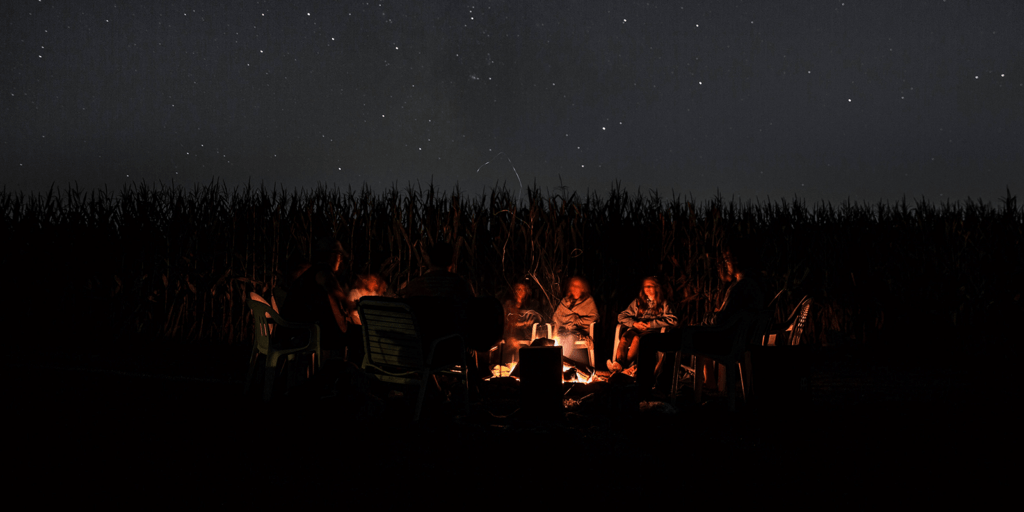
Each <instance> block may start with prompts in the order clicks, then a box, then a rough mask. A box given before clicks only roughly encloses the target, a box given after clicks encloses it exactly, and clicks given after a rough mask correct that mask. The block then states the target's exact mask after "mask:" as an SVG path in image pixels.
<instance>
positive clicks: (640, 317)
mask: <svg viewBox="0 0 1024 512" xmlns="http://www.w3.org/2000/svg"><path fill="white" fill-rule="evenodd" d="M619 323H620V324H622V326H623V327H626V330H625V331H624V332H622V333H620V335H619V340H618V341H619V343H618V347H617V350H616V352H615V354H613V357H614V358H615V359H614V360H611V359H609V360H608V363H607V364H608V369H609V370H611V371H613V372H616V371H621V370H622V369H623V368H629V367H631V366H632V365H633V363H634V362H635V361H636V357H637V351H638V350H639V347H640V337H641V336H644V335H646V334H650V333H654V332H660V331H661V329H662V328H666V329H671V328H673V327H675V326H676V324H677V323H679V320H678V319H677V318H676V315H675V313H674V312H673V311H672V306H670V305H669V303H668V301H666V300H665V297H664V293H663V291H662V288H661V283H659V282H658V278H656V277H653V276H651V277H648V278H646V279H644V282H643V285H642V286H641V288H640V294H639V296H638V297H637V298H636V299H635V300H633V302H631V303H630V304H629V307H627V308H626V310H625V311H623V312H622V313H619Z"/></svg>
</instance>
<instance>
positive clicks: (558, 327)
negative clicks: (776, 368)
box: [505, 241, 767, 389]
mask: <svg viewBox="0 0 1024 512" xmlns="http://www.w3.org/2000/svg"><path fill="white" fill-rule="evenodd" d="M721 270H722V275H721V277H722V279H723V281H725V282H728V283H729V287H728V288H727V289H726V291H725V295H724V298H723V300H722V302H721V304H719V305H718V306H717V307H716V308H715V314H714V317H713V319H712V321H711V322H710V323H709V324H708V325H705V326H679V325H678V324H679V319H678V317H677V316H676V314H675V312H674V310H673V308H672V303H671V301H669V300H667V299H666V297H665V289H664V287H663V286H662V284H661V282H660V281H659V280H658V278H657V277H654V276H651V277H647V278H645V279H644V280H643V282H642V284H641V287H640V292H639V293H638V295H637V297H636V298H635V299H634V300H632V301H631V302H630V303H629V306H628V307H626V309H625V310H623V311H622V312H621V313H619V316H618V318H617V320H618V323H619V325H620V326H621V327H620V328H619V331H618V337H617V339H616V340H615V341H616V343H615V346H614V348H613V353H612V358H611V359H609V360H608V361H607V362H606V363H605V365H606V366H607V368H608V370H610V371H611V372H613V373H617V372H625V373H627V374H630V375H634V376H635V377H636V379H637V383H638V384H639V385H640V386H641V388H642V389H650V388H651V387H653V385H654V380H655V372H656V368H655V367H656V364H657V361H658V353H659V352H675V351H679V350H682V351H683V352H690V353H693V352H699V353H719V354H728V353H730V352H731V351H732V350H733V348H734V347H733V344H734V341H735V340H736V339H737V337H736V336H735V331H734V330H731V329H732V327H734V326H735V327H737V328H740V327H741V326H740V325H739V320H740V319H741V318H742V317H744V316H745V315H746V317H747V318H753V317H754V315H756V313H757V312H759V311H761V310H762V309H763V308H764V307H765V306H766V304H767V303H766V299H767V293H766V290H767V288H766V284H765V281H764V277H763V275H762V274H761V272H759V265H758V264H757V257H756V251H754V250H753V247H752V246H751V245H750V244H749V243H747V242H745V241H734V242H732V243H731V244H730V245H729V247H728V250H727V251H726V252H725V257H724V259H723V265H722V269H721ZM529 295H530V293H529V288H528V287H527V286H526V284H524V283H519V284H517V285H516V286H515V294H514V297H513V298H512V299H510V300H508V301H506V302H505V313H506V319H505V321H506V328H505V336H506V340H508V339H514V340H518V341H513V345H514V346H516V347H518V346H519V345H520V344H521V343H522V340H528V339H529V337H527V336H528V335H529V334H530V333H529V332H528V331H527V329H528V326H529V325H531V324H532V323H534V322H539V321H540V315H538V314H537V313H536V312H535V311H533V310H529V309H527V310H526V312H525V313H524V312H523V308H524V304H525V303H526V301H527V299H528V298H529ZM599 319H600V315H599V313H598V309H597V306H596V304H595V303H594V299H593V297H592V296H591V295H590V287H589V285H588V284H587V281H586V280H584V279H583V278H581V277H574V278H572V279H571V280H570V281H569V286H568V289H567V292H566V295H565V297H564V298H563V299H562V300H561V301H560V302H559V304H558V306H557V307H556V308H555V311H554V314H553V315H552V323H553V324H554V325H555V331H556V334H557V336H558V338H559V339H560V340H561V341H562V344H563V345H565V344H567V343H574V342H578V341H585V342H586V344H587V345H588V346H589V347H591V348H592V347H593V340H592V339H591V335H590V331H589V327H590V325H591V324H593V323H595V322H597V321H598V320H599ZM708 378H709V379H711V378H713V376H710V375H709V376H708Z"/></svg>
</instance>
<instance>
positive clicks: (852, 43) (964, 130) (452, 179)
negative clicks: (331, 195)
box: [0, 0, 1024, 202]
mask: <svg viewBox="0 0 1024 512" xmlns="http://www.w3.org/2000/svg"><path fill="white" fill-rule="evenodd" d="M0 26H2V29H0V59H2V67H0V70H2V74H0V93H2V99H0V112H2V114H0V140H2V146H0V172H2V179H0V186H3V187H6V188H7V190H8V191H11V190H44V189H46V188H47V187H49V185H50V184H51V183H53V182H56V183H57V184H58V185H59V186H66V185H67V184H68V183H69V182H72V181H77V182H78V184H79V185H80V186H81V187H83V188H93V187H102V186H104V185H107V186H108V187H110V188H111V189H115V190H116V189H119V188H120V187H121V186H122V185H123V184H124V183H126V182H129V181H141V180H144V181H146V182H147V183H154V184H155V183H157V182H162V183H165V184H167V183H170V182H171V181H172V180H173V182H174V183H178V184H184V185H188V186H191V185H192V184H194V183H204V184H205V183H209V182H210V180H211V179H214V178H218V179H222V180H224V182H225V183H227V184H228V185H231V186H234V185H238V184H244V183H246V182H248V181H249V180H251V181H252V183H253V184H259V183H260V182H263V183H265V184H267V185H268V186H270V185H272V184H277V185H280V186H284V187H288V188H295V187H306V188H308V187H310V186H315V185H316V184H317V183H326V184H328V185H332V186H333V185H338V186H340V187H342V188H347V187H348V186H349V185H352V186H353V187H356V188H359V187H361V186H362V184H363V183H364V182H365V183H368V184H370V185H371V186H372V187H374V188H375V189H381V188H384V187H387V186H390V185H392V184H395V183H397V184H398V185H399V186H400V187H402V188H404V187H405V186H406V184H407V183H409V182H412V183H417V182H418V183H419V184H421V185H424V186H425V185H426V184H427V183H429V182H430V181H431V180H433V183H434V184H435V185H437V186H439V187H441V188H442V189H446V190H451V188H452V187H453V186H454V185H455V184H456V183H458V184H459V185H460V186H461V187H462V189H463V190H464V191H467V192H472V193H479V192H480V191H483V190H484V188H485V187H489V186H492V185H494V184H495V183H506V184H507V185H508V186H509V187H512V188H514V189H518V188H519V180H520V179H521V180H522V182H523V183H524V184H526V185H530V184H533V183H536V184H538V185H540V186H541V187H544V188H550V187H556V186H558V185H559V183H560V181H561V183H563V184H564V185H567V186H569V187H571V188H572V189H575V190H578V191H581V192H585V191H587V190H590V191H598V192H605V191H607V190H609V189H610V188H611V187H612V186H613V185H614V184H615V183H616V182H619V183H621V185H622V186H623V187H625V188H626V189H628V190H631V191H635V190H638V189H639V190H642V191H645V192H646V191H649V190H658V191H659V192H661V193H663V194H665V195H668V194H671V193H672V192H673V191H674V192H675V193H681V194H687V195H689V194H692V195H693V196H694V197H696V198H698V199H702V198H707V197H709V196H711V195H713V194H715V192H716V191H720V192H721V194H722V195H723V196H725V197H726V198H730V197H738V198H742V199H754V198H759V199H764V198H768V197H770V198H772V199H779V198H783V197H785V198H791V197H793V195H794V194H795V195H799V196H800V197H802V198H805V199H807V200H811V201H818V200H822V199H825V200H830V201H834V202H835V201H841V200H844V199H846V198H851V199H855V200H860V201H878V200H880V199H883V200H892V199H898V198H900V197H902V196H904V195H906V196H908V197H910V198H920V197H922V196H924V197H926V198H928V199H929V200H944V199H946V198H952V199H964V198H966V197H968V196H970V197H972V198H979V197H980V198H984V199H986V200H990V201H995V200H997V199H998V198H1000V197H1002V196H1003V195H1004V194H1005V191H1006V187H1007V186H1009V187H1010V189H1011V192H1013V193H1015V194H1018V195H1019V194H1021V193H1024V143H1022V142H1021V141H1024V2H1020V1H970V2H968V1H960V0H957V1H954V0H949V1H942V0H929V1H896V0H878V1H871V2H864V1H851V0H845V1H824V0H810V1H805V0H800V1H788V2H763V1H758V2H718V1H708V2H698V1H685V2H663V1H650V2H633V1H621V0H616V1H603V0H587V1H551V0H548V1H482V2H470V3H455V2H437V1H425V0H421V1H411V0H402V1H397V2H396V1H375V2H342V1H334V2H328V1H321V0H318V1H307V2H302V1H296V2H267V1H265V2H257V1H249V2H242V1H234V2H231V1H225V2H198V1H158V2H153V1H145V2H137V1H125V2H102V1H89V2H82V1H66V0H61V1H55V0H41V1H40V0H31V1H28V0H26V1H15V0H6V1H5V2H3V3H2V6H0ZM481 166H482V167H481ZM517 175H518V177H517Z"/></svg>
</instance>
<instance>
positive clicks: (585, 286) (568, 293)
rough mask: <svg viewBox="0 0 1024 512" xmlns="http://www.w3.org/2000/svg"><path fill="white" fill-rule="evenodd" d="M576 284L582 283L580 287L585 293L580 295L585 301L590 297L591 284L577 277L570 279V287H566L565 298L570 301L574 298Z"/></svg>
mask: <svg viewBox="0 0 1024 512" xmlns="http://www.w3.org/2000/svg"><path fill="white" fill-rule="evenodd" d="M576 282H578V283H580V287H581V288H583V293H580V300H583V299H585V298H586V297H587V296H588V295H590V283H588V282H587V280H586V279H583V278H582V277H580V276H576V277H573V278H572V279H570V280H569V285H568V286H566V287H565V298H567V299H568V298H570V297H572V291H571V290H572V284H573V283H576Z"/></svg>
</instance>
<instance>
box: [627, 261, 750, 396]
mask: <svg viewBox="0 0 1024 512" xmlns="http://www.w3.org/2000/svg"><path fill="white" fill-rule="evenodd" d="M724 263H725V268H724V272H723V276H722V277H723V278H724V280H725V281H731V284H730V285H729V288H728V289H727V290H726V292H725V298H724V299H723V300H722V304H721V305H720V306H719V307H718V308H716V309H715V317H714V321H713V322H712V324H711V326H712V327H722V326H728V325H738V324H737V323H736V322H738V320H739V317H741V316H743V315H756V314H757V313H758V312H760V311H761V310H762V309H763V308H764V307H765V304H766V302H767V301H766V299H767V293H766V292H765V290H766V287H765V283H764V280H763V277H762V276H761V275H760V272H758V268H757V258H756V253H755V252H754V247H752V246H751V245H750V244H749V243H747V242H740V241H737V242H733V243H731V244H730V245H728V246H727V250H726V252H725V261H724ZM735 335H736V331H735V329H726V330H723V331H711V330H709V329H708V328H707V327H701V326H684V327H679V328H676V329H674V330H672V331H670V332H667V333H654V334H648V335H646V336H644V337H642V338H641V340H640V358H639V363H638V366H637V373H636V380H637V385H638V386H640V390H641V392H642V393H646V392H649V391H650V390H651V388H652V387H653V386H654V378H655V375H654V369H655V365H656V364H657V361H658V352H671V351H677V350H682V351H683V352H688V353H693V352H703V353H713V354H728V353H729V352H730V351H732V348H733V343H734V341H735ZM673 370H674V369H673ZM698 372H699V370H698ZM699 378H702V376H701V375H695V376H694V379H699Z"/></svg>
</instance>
